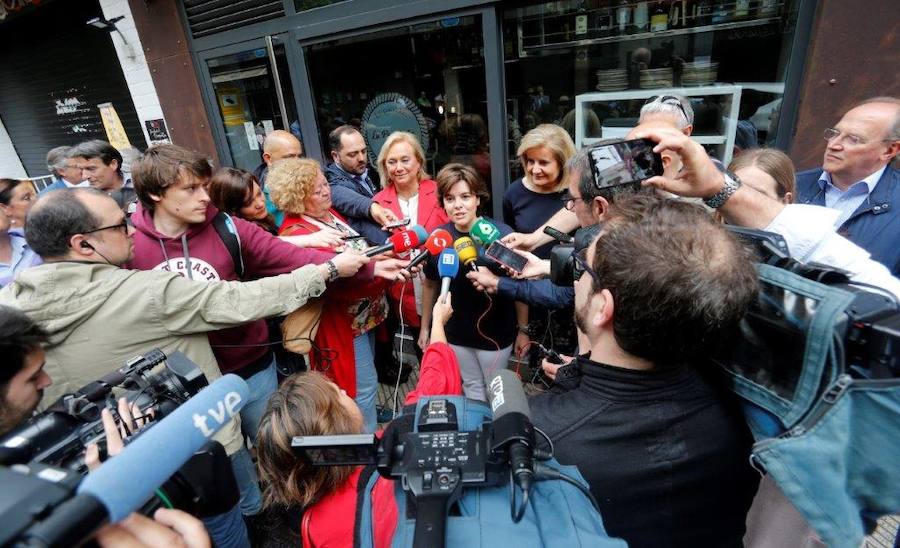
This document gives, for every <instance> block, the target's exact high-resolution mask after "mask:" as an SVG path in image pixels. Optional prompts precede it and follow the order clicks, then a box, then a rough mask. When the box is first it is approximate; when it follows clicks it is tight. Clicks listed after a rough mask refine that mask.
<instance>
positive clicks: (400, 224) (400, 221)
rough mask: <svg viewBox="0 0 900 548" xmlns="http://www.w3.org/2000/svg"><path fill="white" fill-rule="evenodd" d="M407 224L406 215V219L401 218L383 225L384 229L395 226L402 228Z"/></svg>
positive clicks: (391, 228) (390, 228)
mask: <svg viewBox="0 0 900 548" xmlns="http://www.w3.org/2000/svg"><path fill="white" fill-rule="evenodd" d="M408 224H409V217H407V218H406V219H401V220H399V221H397V222H396V223H388V224H386V225H384V230H393V229H395V228H403V227H404V226H406V225H408Z"/></svg>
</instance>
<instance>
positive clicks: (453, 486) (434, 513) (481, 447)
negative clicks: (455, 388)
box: [292, 370, 597, 547]
mask: <svg viewBox="0 0 900 548" xmlns="http://www.w3.org/2000/svg"><path fill="white" fill-rule="evenodd" d="M489 389H490V397H491V408H492V409H493V420H490V419H486V420H484V421H483V422H482V423H481V425H480V427H479V428H477V429H473V430H468V431H460V426H461V424H462V420H461V419H462V417H461V415H462V413H464V411H461V410H460V409H458V408H457V404H455V403H454V401H457V402H458V403H459V404H461V405H463V404H469V403H470V402H469V401H468V400H463V399H462V398H458V397H457V398H455V399H454V398H453V397H431V398H423V400H422V401H420V402H419V406H418V409H417V412H416V413H415V415H409V414H407V415H402V416H401V417H399V418H397V419H395V420H394V421H393V422H392V423H391V424H390V425H389V426H388V428H387V429H386V430H385V432H384V435H383V436H382V437H381V439H380V440H379V439H376V437H375V436H374V435H373V434H359V435H338V436H298V437H295V438H294V440H293V442H292V446H293V447H294V450H295V451H296V452H297V453H298V454H300V455H302V456H304V458H306V459H307V460H308V461H309V462H310V463H311V464H312V465H314V466H346V465H360V464H374V465H375V466H376V468H377V470H378V472H379V474H381V476H383V477H386V478H389V479H393V480H399V481H400V482H401V485H402V487H403V490H404V491H405V492H406V494H407V500H408V501H409V502H410V503H411V505H414V507H415V518H416V525H415V533H414V538H413V546H417V547H418V546H428V547H440V546H443V545H444V543H445V530H446V517H447V514H448V512H449V510H450V507H451V505H452V504H453V503H454V502H455V501H456V500H457V499H459V497H460V495H461V494H462V490H463V489H464V488H468V487H496V486H503V485H505V484H506V483H507V482H508V481H509V482H511V485H510V492H511V493H512V496H511V497H510V515H511V517H512V520H513V522H515V523H518V522H519V521H520V520H521V519H522V517H523V515H524V513H525V509H526V504H527V502H528V493H529V492H530V491H531V489H532V487H533V483H534V481H537V480H543V479H562V480H563V481H566V482H569V483H572V484H573V485H576V486H577V487H578V488H579V489H580V490H581V491H582V492H584V493H585V494H586V495H587V496H588V498H590V499H591V502H592V504H593V506H594V508H597V504H596V501H594V500H593V497H592V496H591V494H590V492H589V491H588V490H587V489H586V488H585V487H584V486H583V485H581V484H580V483H579V482H577V481H576V480H573V479H572V478H570V477H568V476H565V475H563V474H561V473H560V472H559V471H558V470H556V469H554V468H552V467H550V466H546V465H543V464H542V463H540V462H535V461H536V460H537V461H540V460H549V459H550V458H552V455H550V454H546V453H543V452H541V451H535V449H534V447H535V430H534V428H533V427H532V425H531V421H530V419H529V411H528V402H527V400H526V398H525V393H524V391H523V390H522V384H521V381H520V380H519V378H518V377H517V376H516V375H515V373H513V372H512V371H509V370H503V371H501V372H500V373H499V374H498V375H497V376H495V377H494V379H493V380H492V381H491V382H490V386H489ZM476 405H479V404H476ZM513 484H514V485H515V486H517V487H518V490H519V491H521V493H522V499H521V503H520V504H519V505H518V507H517V503H516V496H515V490H514V488H513V486H512V485H513Z"/></svg>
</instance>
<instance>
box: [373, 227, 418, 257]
mask: <svg viewBox="0 0 900 548" xmlns="http://www.w3.org/2000/svg"><path fill="white" fill-rule="evenodd" d="M427 237H428V233H427V232H425V229H424V228H423V227H422V226H420V225H415V226H413V227H412V228H410V229H408V230H401V231H400V232H397V233H395V234H391V235H390V236H389V237H388V239H387V240H385V243H384V245H380V246H378V247H373V248H372V249H369V250H367V251H366V252H365V255H366V257H374V256H375V255H381V254H382V253H384V252H386V251H393V252H394V253H397V254H400V253H403V252H405V251H409V250H410V249H412V248H414V247H419V244H421V243H422V242H424V241H425V239H426V238H427Z"/></svg>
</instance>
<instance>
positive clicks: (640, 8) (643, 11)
mask: <svg viewBox="0 0 900 548" xmlns="http://www.w3.org/2000/svg"><path fill="white" fill-rule="evenodd" d="M632 21H634V31H635V32H647V31H648V30H650V12H649V9H648V7H647V2H638V3H636V4H635V5H634V15H633V16H632Z"/></svg>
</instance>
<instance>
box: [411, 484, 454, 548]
mask: <svg viewBox="0 0 900 548" xmlns="http://www.w3.org/2000/svg"><path fill="white" fill-rule="evenodd" d="M449 501H450V499H449V497H447V496H441V495H434V496H429V495H425V496H418V497H416V530H415V533H414V535H413V548H443V547H444V545H445V544H446V540H447V538H446V532H447V503H448V502H449Z"/></svg>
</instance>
